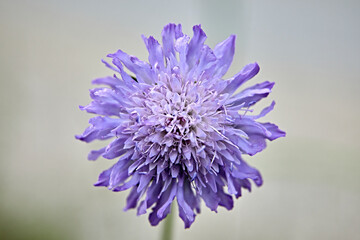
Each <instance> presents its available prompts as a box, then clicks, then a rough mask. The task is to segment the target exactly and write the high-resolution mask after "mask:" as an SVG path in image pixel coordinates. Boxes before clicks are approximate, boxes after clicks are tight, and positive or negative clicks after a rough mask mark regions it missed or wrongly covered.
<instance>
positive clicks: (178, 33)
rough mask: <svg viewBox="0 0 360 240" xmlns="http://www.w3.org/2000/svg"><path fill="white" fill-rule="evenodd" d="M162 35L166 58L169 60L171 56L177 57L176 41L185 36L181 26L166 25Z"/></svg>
mask: <svg viewBox="0 0 360 240" xmlns="http://www.w3.org/2000/svg"><path fill="white" fill-rule="evenodd" d="M161 35H162V42H163V52H164V56H165V57H167V58H171V56H175V41H176V39H178V38H179V37H182V36H183V35H184V34H183V33H182V30H181V24H179V25H176V24H173V23H170V24H168V25H166V26H165V27H164V29H163V31H162V33H161Z"/></svg>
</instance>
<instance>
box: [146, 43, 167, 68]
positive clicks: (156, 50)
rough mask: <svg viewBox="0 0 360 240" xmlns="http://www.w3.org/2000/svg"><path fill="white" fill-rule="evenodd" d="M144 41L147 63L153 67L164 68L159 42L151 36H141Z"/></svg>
mask: <svg viewBox="0 0 360 240" xmlns="http://www.w3.org/2000/svg"><path fill="white" fill-rule="evenodd" d="M143 40H144V43H145V45H146V48H147V49H148V51H149V63H150V64H151V66H153V67H155V66H156V67H159V69H160V70H163V69H164V56H163V52H162V48H161V46H160V44H159V42H158V41H157V40H156V39H155V38H154V37H152V36H150V37H149V38H146V37H145V36H143Z"/></svg>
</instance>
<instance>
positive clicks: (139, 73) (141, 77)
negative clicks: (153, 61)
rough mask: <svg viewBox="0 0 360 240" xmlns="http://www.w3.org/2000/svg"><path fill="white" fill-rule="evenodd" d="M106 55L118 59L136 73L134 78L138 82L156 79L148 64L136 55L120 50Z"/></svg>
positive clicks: (149, 81) (150, 81)
mask: <svg viewBox="0 0 360 240" xmlns="http://www.w3.org/2000/svg"><path fill="white" fill-rule="evenodd" d="M108 57H111V58H113V59H114V58H115V59H119V60H120V61H121V62H122V63H123V64H124V65H125V67H127V68H128V69H129V70H130V71H132V72H133V73H135V74H136V79H137V80H138V81H139V82H145V83H153V82H154V80H155V79H156V76H155V75H154V72H153V70H152V69H151V67H150V65H149V64H148V63H146V62H143V61H141V60H139V59H138V58H137V57H134V56H130V55H128V54H127V53H124V52H123V51H121V50H118V51H117V52H116V53H113V54H109V55H108Z"/></svg>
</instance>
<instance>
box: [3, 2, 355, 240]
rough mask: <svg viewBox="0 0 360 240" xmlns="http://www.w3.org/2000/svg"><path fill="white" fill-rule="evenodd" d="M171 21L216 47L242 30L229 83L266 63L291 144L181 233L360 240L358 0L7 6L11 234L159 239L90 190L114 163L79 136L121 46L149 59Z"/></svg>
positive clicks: (275, 147)
mask: <svg viewBox="0 0 360 240" xmlns="http://www.w3.org/2000/svg"><path fill="white" fill-rule="evenodd" d="M169 22H175V23H182V24H183V31H184V32H186V33H187V34H189V35H192V29H191V27H192V25H195V24H199V23H201V24H202V26H203V29H204V30H205V32H206V33H207V35H208V40H207V44H209V45H210V46H211V47H213V46H215V44H216V43H218V42H220V41H222V40H223V39H225V38H227V37H228V36H229V35H230V34H236V35H237V42H236V55H235V58H234V62H233V65H232V67H231V68H230V71H229V73H228V74H227V76H231V75H232V74H235V73H236V72H237V71H239V70H240V68H241V67H242V66H244V65H245V64H247V63H249V62H253V61H257V62H258V63H259V64H260V67H261V72H260V74H259V75H258V76H257V77H256V78H255V79H253V80H252V81H251V82H250V83H249V84H252V83H256V82H261V81H264V80H270V81H275V82H276V85H275V88H274V91H273V93H272V94H271V95H270V99H266V100H265V101H264V103H263V104H262V105H260V106H259V107H258V108H257V109H260V107H261V106H265V105H266V104H269V103H270V102H271V99H274V100H276V102H277V105H276V108H275V110H274V111H273V112H272V113H271V114H270V115H269V116H267V117H266V120H268V121H272V122H275V123H277V124H278V125H279V126H280V127H281V128H282V129H284V130H285V131H286V132H287V137H286V138H282V139H279V140H277V141H275V142H272V143H270V144H269V146H268V148H267V149H266V151H264V152H263V153H260V154H258V155H256V156H254V157H252V158H250V157H246V159H247V160H248V161H249V162H250V164H252V165H253V166H255V167H257V168H258V169H260V171H261V173H262V175H263V177H264V185H263V186H262V187H261V188H258V189H254V191H253V192H252V193H251V194H248V193H245V194H244V196H243V197H242V198H241V199H238V200H236V204H235V207H234V210H232V211H226V210H224V209H220V210H219V213H218V214H215V213H213V212H210V210H208V209H207V208H205V207H203V208H202V213H201V214H200V215H198V216H197V218H196V221H195V223H194V224H193V226H192V227H191V229H190V230H184V229H183V224H182V222H181V221H180V219H178V218H177V220H176V230H175V234H174V239H177V240H180V239H188V240H190V239H207V240H211V239H266V240H271V239H276V240H279V239H280V240H281V239H299V240H303V239H360V175H359V170H360V162H359V160H360V144H359V134H360V127H359V124H360V107H359V103H360V95H359V91H360V82H359V80H360V79H359V76H360V47H359V44H360V4H359V1H340V0H339V1H314V0H312V1H310V0H309V1H308V0H306V1H285V0H284V1H280V0H273V1H265V0H264V1H223V2H222V1H205V0H204V1H189V0H186V1H119V0H117V1H115V0H113V1H99V0H98V1H69V0H68V1H49V0H48V1H11V0H1V1H0V79H1V89H0V106H1V118H0V129H1V135H0V148H1V151H0V156H1V161H0V180H1V183H0V238H1V239H86V240H92V239H131V240H132V239H134V240H136V239H157V238H158V236H159V234H160V229H161V227H162V226H161V224H160V226H159V227H156V228H154V227H151V226H150V224H149V223H148V220H147V216H142V217H136V212H135V211H133V210H132V211H129V212H123V211H122V208H123V206H124V204H125V197H126V195H127V194H128V193H112V192H110V191H108V190H106V188H95V187H92V183H94V182H95V181H96V180H97V176H98V174H99V173H100V172H101V171H102V170H103V169H105V168H107V167H109V166H110V165H111V164H112V163H111V162H109V161H108V160H103V159H101V160H99V161H97V162H88V161H87V160H86V155H87V153H88V151H90V150H91V149H93V148H95V147H98V146H100V145H99V144H88V145H86V144H83V143H81V142H79V141H76V140H75V139H74V134H78V133H81V132H82V131H83V129H84V128H85V127H86V126H87V120H88V118H89V117H90V115H89V114H86V113H83V112H81V111H80V110H78V108H77V105H80V104H81V105H84V104H87V103H88V102H89V100H90V98H89V96H88V90H87V89H89V88H91V87H92V86H91V84H90V81H91V80H92V79H94V78H96V77H101V76H106V75H108V74H110V73H111V72H110V71H108V70H107V69H106V68H105V67H104V66H103V64H102V63H101V62H100V59H101V58H103V57H105V56H106V54H107V53H112V52H115V51H116V50H117V49H119V48H121V49H122V50H124V51H126V52H128V53H130V54H132V55H136V56H138V57H139V58H141V59H146V58H147V54H146V49H145V47H144V45H143V42H142V39H141V37H140V35H141V34H142V33H143V34H145V35H150V34H153V35H154V36H155V37H157V38H159V36H160V32H161V29H162V27H163V26H164V25H166V24H167V23H169Z"/></svg>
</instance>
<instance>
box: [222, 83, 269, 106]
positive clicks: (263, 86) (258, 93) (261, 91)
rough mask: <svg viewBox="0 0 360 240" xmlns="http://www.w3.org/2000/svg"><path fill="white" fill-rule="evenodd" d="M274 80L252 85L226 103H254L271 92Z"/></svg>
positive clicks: (245, 104) (248, 104) (247, 104)
mask: <svg viewBox="0 0 360 240" xmlns="http://www.w3.org/2000/svg"><path fill="white" fill-rule="evenodd" d="M274 84H275V83H274V82H268V81H266V82H263V83H259V84H256V85H254V86H252V87H249V88H246V89H245V90H243V91H241V92H239V93H238V94H235V95H234V96H233V97H231V98H230V99H229V100H228V101H227V102H226V103H227V104H232V105H240V104H244V107H247V106H251V105H254V104H255V103H257V102H258V101H259V100H261V99H262V98H265V97H267V96H268V95H269V93H271V89H272V88H273V86H274Z"/></svg>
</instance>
